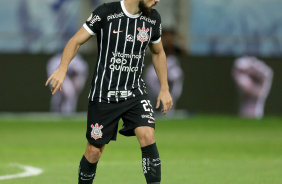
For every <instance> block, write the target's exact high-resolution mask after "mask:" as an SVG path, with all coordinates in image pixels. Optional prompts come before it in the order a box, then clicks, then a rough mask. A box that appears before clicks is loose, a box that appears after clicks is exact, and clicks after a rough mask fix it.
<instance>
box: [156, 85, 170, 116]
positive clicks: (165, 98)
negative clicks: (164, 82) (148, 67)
mask: <svg viewBox="0 0 282 184" xmlns="http://www.w3.org/2000/svg"><path fill="white" fill-rule="evenodd" d="M160 103H162V105H163V109H162V110H161V111H162V113H163V114H164V115H165V114H166V111H168V110H169V109H171V107H172V106H173V102H172V98H171V96H170V93H169V91H168V90H161V91H160V93H159V96H158V99H157V105H156V108H157V109H158V108H159V107H160Z"/></svg>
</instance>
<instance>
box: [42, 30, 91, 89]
mask: <svg viewBox="0 0 282 184" xmlns="http://www.w3.org/2000/svg"><path fill="white" fill-rule="evenodd" d="M91 37H92V35H91V34H89V33H88V32H87V31H86V30H85V28H84V27H81V28H80V30H78V32H77V33H76V34H75V35H74V36H73V37H72V38H71V39H70V40H69V41H68V43H67V45H66V47H65V49H64V52H63V55H62V59H61V63H60V66H59V68H58V69H57V70H56V71H55V72H54V73H53V74H52V75H51V76H50V77H49V78H48V80H47V81H46V83H45V86H47V85H48V83H49V82H50V85H51V86H52V88H51V92H52V94H55V93H56V92H57V91H58V90H61V86H62V84H63V82H64V80H65V77H66V73H67V69H68V65H69V63H70V62H71V60H72V59H73V58H74V56H75V55H76V53H77V51H78V49H79V47H80V46H81V45H82V44H84V43H85V42H86V41H87V40H88V39H90V38H91Z"/></svg>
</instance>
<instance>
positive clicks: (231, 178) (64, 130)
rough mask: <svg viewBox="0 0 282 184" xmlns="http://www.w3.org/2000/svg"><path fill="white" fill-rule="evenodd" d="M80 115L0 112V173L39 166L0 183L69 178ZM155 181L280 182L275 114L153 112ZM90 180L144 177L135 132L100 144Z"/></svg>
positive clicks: (118, 182) (137, 182)
mask: <svg viewBox="0 0 282 184" xmlns="http://www.w3.org/2000/svg"><path fill="white" fill-rule="evenodd" d="M85 128H86V125H85V120H77V119H72V118H59V119H57V120H56V119H55V120H54V119H51V120H48V119H46V118H39V119H38V118H37V119H36V118H35V119H32V118H31V119H29V118H20V117H19V118H12V119H7V118H6V119H5V118H1V117H0V176H3V175H8V174H15V173H19V172H22V170H21V169H20V168H15V167H13V166H11V165H10V164H13V163H18V164H23V165H30V166H34V167H39V168H41V169H43V171H44V172H43V173H42V174H41V175H39V176H34V177H28V178H16V179H10V180H1V181H0V183H1V184H18V183H21V184H70V183H77V171H78V164H79V161H80V158H81V156H82V154H83V152H84V149H85V145H86V139H85ZM155 136H156V140H157V145H158V148H159V152H160V156H161V159H162V184H281V183H282V118H281V117H265V118H264V119H262V120H242V119H239V118H237V117H232V116H216V115H205V116H200V115H198V116H194V117H191V118H188V119H182V120H180V119H178V120H177V119H176V120H173V119H171V120H160V121H157V124H156V132H155ZM94 183H100V184H144V183H145V179H144V176H143V173H142V166H141V151H140V147H139V144H138V142H137V140H136V138H135V137H129V138H128V137H123V136H121V135H118V138H117V141H116V142H111V143H110V144H109V145H107V146H106V148H105V151H104V154H103V155H102V157H101V160H100V161H99V164H98V169H97V176H96V179H95V181H94Z"/></svg>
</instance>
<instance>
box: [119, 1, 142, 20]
mask: <svg viewBox="0 0 282 184" xmlns="http://www.w3.org/2000/svg"><path fill="white" fill-rule="evenodd" d="M120 4H121V8H122V10H123V12H124V13H125V15H127V16H128V17H129V18H138V17H140V15H141V14H142V13H138V14H135V15H132V14H130V13H129V12H128V11H127V10H126V8H125V6H124V1H121V2H120Z"/></svg>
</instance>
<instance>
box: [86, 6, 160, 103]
mask: <svg viewBox="0 0 282 184" xmlns="http://www.w3.org/2000/svg"><path fill="white" fill-rule="evenodd" d="M83 27H84V28H85V29H86V30H87V31H88V32H89V33H90V34H91V35H96V36H97V42H98V59H97V64H96V67H95V71H94V76H93V79H92V84H91V90H90V93H89V99H90V100H91V101H99V102H108V103H111V102H120V101H123V100H127V99H129V98H132V97H136V96H139V95H143V94H146V90H145V88H146V86H145V82H144V80H143V79H142V76H141V75H142V70H143V68H144V56H145V53H146V50H147V48H148V44H149V43H150V42H151V43H153V44H155V43H158V42H160V40H161V17H160V15H159V13H158V12H157V11H156V10H152V13H151V15H150V17H146V16H143V15H142V14H136V15H131V14H130V13H128V12H127V10H126V9H125V6H124V2H123V1H120V2H112V3H105V4H103V5H101V6H99V7H98V8H97V9H95V10H94V11H93V12H92V14H91V16H90V17H89V18H88V19H87V21H86V23H85V24H84V25H83Z"/></svg>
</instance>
